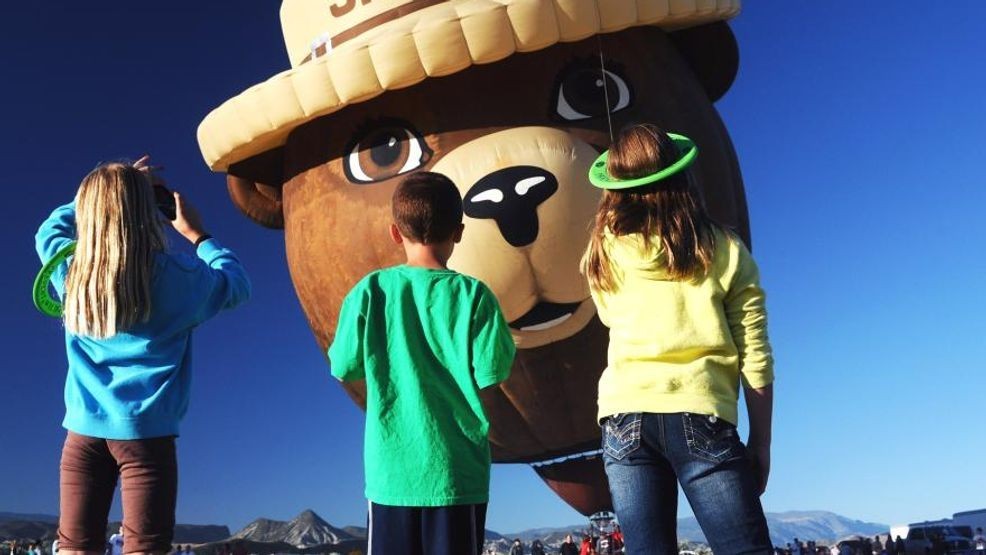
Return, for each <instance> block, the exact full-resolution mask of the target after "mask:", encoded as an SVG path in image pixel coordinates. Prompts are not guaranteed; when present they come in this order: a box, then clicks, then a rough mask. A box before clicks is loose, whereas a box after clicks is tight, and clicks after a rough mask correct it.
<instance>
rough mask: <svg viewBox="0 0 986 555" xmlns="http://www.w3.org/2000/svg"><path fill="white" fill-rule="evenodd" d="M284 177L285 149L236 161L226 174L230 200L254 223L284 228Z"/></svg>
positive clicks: (273, 227)
mask: <svg viewBox="0 0 986 555" xmlns="http://www.w3.org/2000/svg"><path fill="white" fill-rule="evenodd" d="M283 175H284V149H283V148H276V149H273V150H268V151H267V152H264V153H262V154H258V155H256V156H253V157H251V158H247V159H246V160H243V161H242V162H237V163H236V164H233V165H231V166H230V167H229V169H228V170H227V171H226V188H227V189H228V190H229V198H231V199H232V200H233V204H235V205H236V206H237V208H239V209H240V211H241V212H243V213H244V214H246V216H247V217H248V218H250V219H251V220H253V221H254V222H256V223H258V224H260V225H262V226H264V227H267V228H270V229H284V210H283V207H282V204H281V185H283V183H284V177H283Z"/></svg>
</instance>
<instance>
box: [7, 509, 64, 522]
mask: <svg viewBox="0 0 986 555" xmlns="http://www.w3.org/2000/svg"><path fill="white" fill-rule="evenodd" d="M11 520H20V521H27V522H48V523H51V524H58V517H57V516H55V515H42V514H32V513H3V512H0V522H10V521H11Z"/></svg>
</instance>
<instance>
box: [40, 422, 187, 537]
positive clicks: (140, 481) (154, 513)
mask: <svg viewBox="0 0 986 555" xmlns="http://www.w3.org/2000/svg"><path fill="white" fill-rule="evenodd" d="M117 479H119V480H120V482H121V487H120V491H121V498H122V501H123V552H124V553H133V552H140V551H144V552H146V551H160V552H168V551H171V539H172V536H173V534H174V528H175V501H176V498H177V493H178V464H177V461H176V456H175V438H173V437H162V438H154V439H138V440H130V441H116V440H108V439H99V438H94V437H89V436H83V435H79V434H76V433H74V432H69V433H68V436H67V437H66V438H65V446H64V448H63V449H62V462H61V471H60V482H61V502H60V504H61V516H60V517H59V521H58V542H59V544H58V545H59V549H64V550H78V551H103V550H104V549H105V548H106V520H107V518H108V516H109V512H110V505H111V504H112V503H113V493H114V491H115V490H116V483H117ZM114 531H115V530H114Z"/></svg>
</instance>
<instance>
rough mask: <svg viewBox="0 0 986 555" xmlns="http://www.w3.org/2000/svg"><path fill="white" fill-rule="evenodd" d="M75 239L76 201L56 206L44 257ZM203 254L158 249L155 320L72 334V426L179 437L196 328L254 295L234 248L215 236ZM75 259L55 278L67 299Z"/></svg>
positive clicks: (42, 237)
mask: <svg viewBox="0 0 986 555" xmlns="http://www.w3.org/2000/svg"><path fill="white" fill-rule="evenodd" d="M75 238H76V237H75V204H74V203H72V204H67V205H65V206H61V207H59V208H56V209H55V211H54V212H52V214H51V216H49V217H48V219H47V220H45V222H44V223H43V224H41V228H40V229H39V230H38V234H37V236H36V237H35V243H36V247H37V250H38V256H40V257H41V261H42V262H43V263H44V262H47V261H48V260H50V259H51V258H52V257H53V256H54V255H55V253H56V252H58V251H59V250H60V249H62V248H63V247H65V246H66V245H67V244H68V243H70V242H71V241H74V240H75ZM196 254H198V258H193V257H191V256H187V255H181V254H170V253H167V252H161V253H159V254H158V255H157V258H156V259H155V261H154V276H153V278H152V283H151V317H150V319H149V320H148V321H146V322H141V323H138V324H136V325H134V326H133V327H132V328H131V329H129V330H126V331H125V332H121V333H117V334H116V335H115V336H113V337H110V338H108V339H91V338H88V337H81V336H77V335H73V334H71V333H68V332H66V333H65V350H66V353H67V354H68V376H67V378H66V380H65V420H64V422H63V423H62V425H63V426H65V428H67V429H68V430H70V431H73V432H75V433H78V434H82V435H86V436H90V437H97V438H103V439H120V440H128V439H145V438H154V437H162V436H174V435H178V423H179V422H180V421H181V419H182V417H183V416H184V415H185V411H186V410H187V409H188V394H189V385H190V383H191V378H192V373H191V360H192V348H191V346H192V330H193V329H194V328H195V326H197V325H199V324H201V323H202V322H204V321H206V320H208V319H209V318H211V317H213V316H215V315H216V314H217V313H218V312H219V311H220V310H224V309H227V308H233V307H235V306H237V305H239V304H240V303H242V302H244V301H246V300H247V298H249V296H250V280H249V279H248V278H247V275H246V272H245V271H244V270H243V266H241V265H240V262H239V260H237V258H236V255H234V254H233V253H232V251H229V250H227V249H224V248H222V247H221V246H220V245H219V243H218V242H216V240H215V239H208V240H206V241H203V242H202V243H201V244H200V245H199V246H198V249H197V253H196ZM69 263H71V259H69V261H68V262H66V263H65V264H62V265H61V267H59V268H58V269H57V270H56V271H55V273H54V275H53V276H52V280H51V281H52V284H53V285H54V286H55V290H56V291H57V293H58V296H59V297H63V296H64V293H65V277H66V275H67V272H68V265H69Z"/></svg>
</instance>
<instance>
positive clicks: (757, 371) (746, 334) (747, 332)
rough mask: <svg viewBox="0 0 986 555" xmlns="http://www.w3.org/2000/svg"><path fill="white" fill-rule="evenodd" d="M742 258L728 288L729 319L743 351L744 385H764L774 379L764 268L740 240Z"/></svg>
mask: <svg viewBox="0 0 986 555" xmlns="http://www.w3.org/2000/svg"><path fill="white" fill-rule="evenodd" d="M736 248H737V250H738V254H739V259H738V263H737V267H736V273H735V274H734V275H733V278H732V280H731V282H730V285H729V290H728V291H726V297H725V305H726V320H727V322H728V323H729V330H730V332H731V334H732V336H733V342H734V343H735V344H736V349H737V351H738V352H739V358H740V374H741V378H742V380H743V387H745V388H748V389H760V388H763V387H767V386H768V385H770V384H771V383H773V381H774V356H773V352H772V350H771V348H770V340H769V339H768V337H767V308H766V301H767V295H766V293H764V290H763V289H762V288H761V287H760V271H759V270H758V269H757V264H756V262H754V260H753V257H752V256H751V255H750V252H749V251H748V250H747V249H746V247H745V246H744V245H743V244H742V243H741V242H739V241H738V240H737V241H736Z"/></svg>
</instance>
